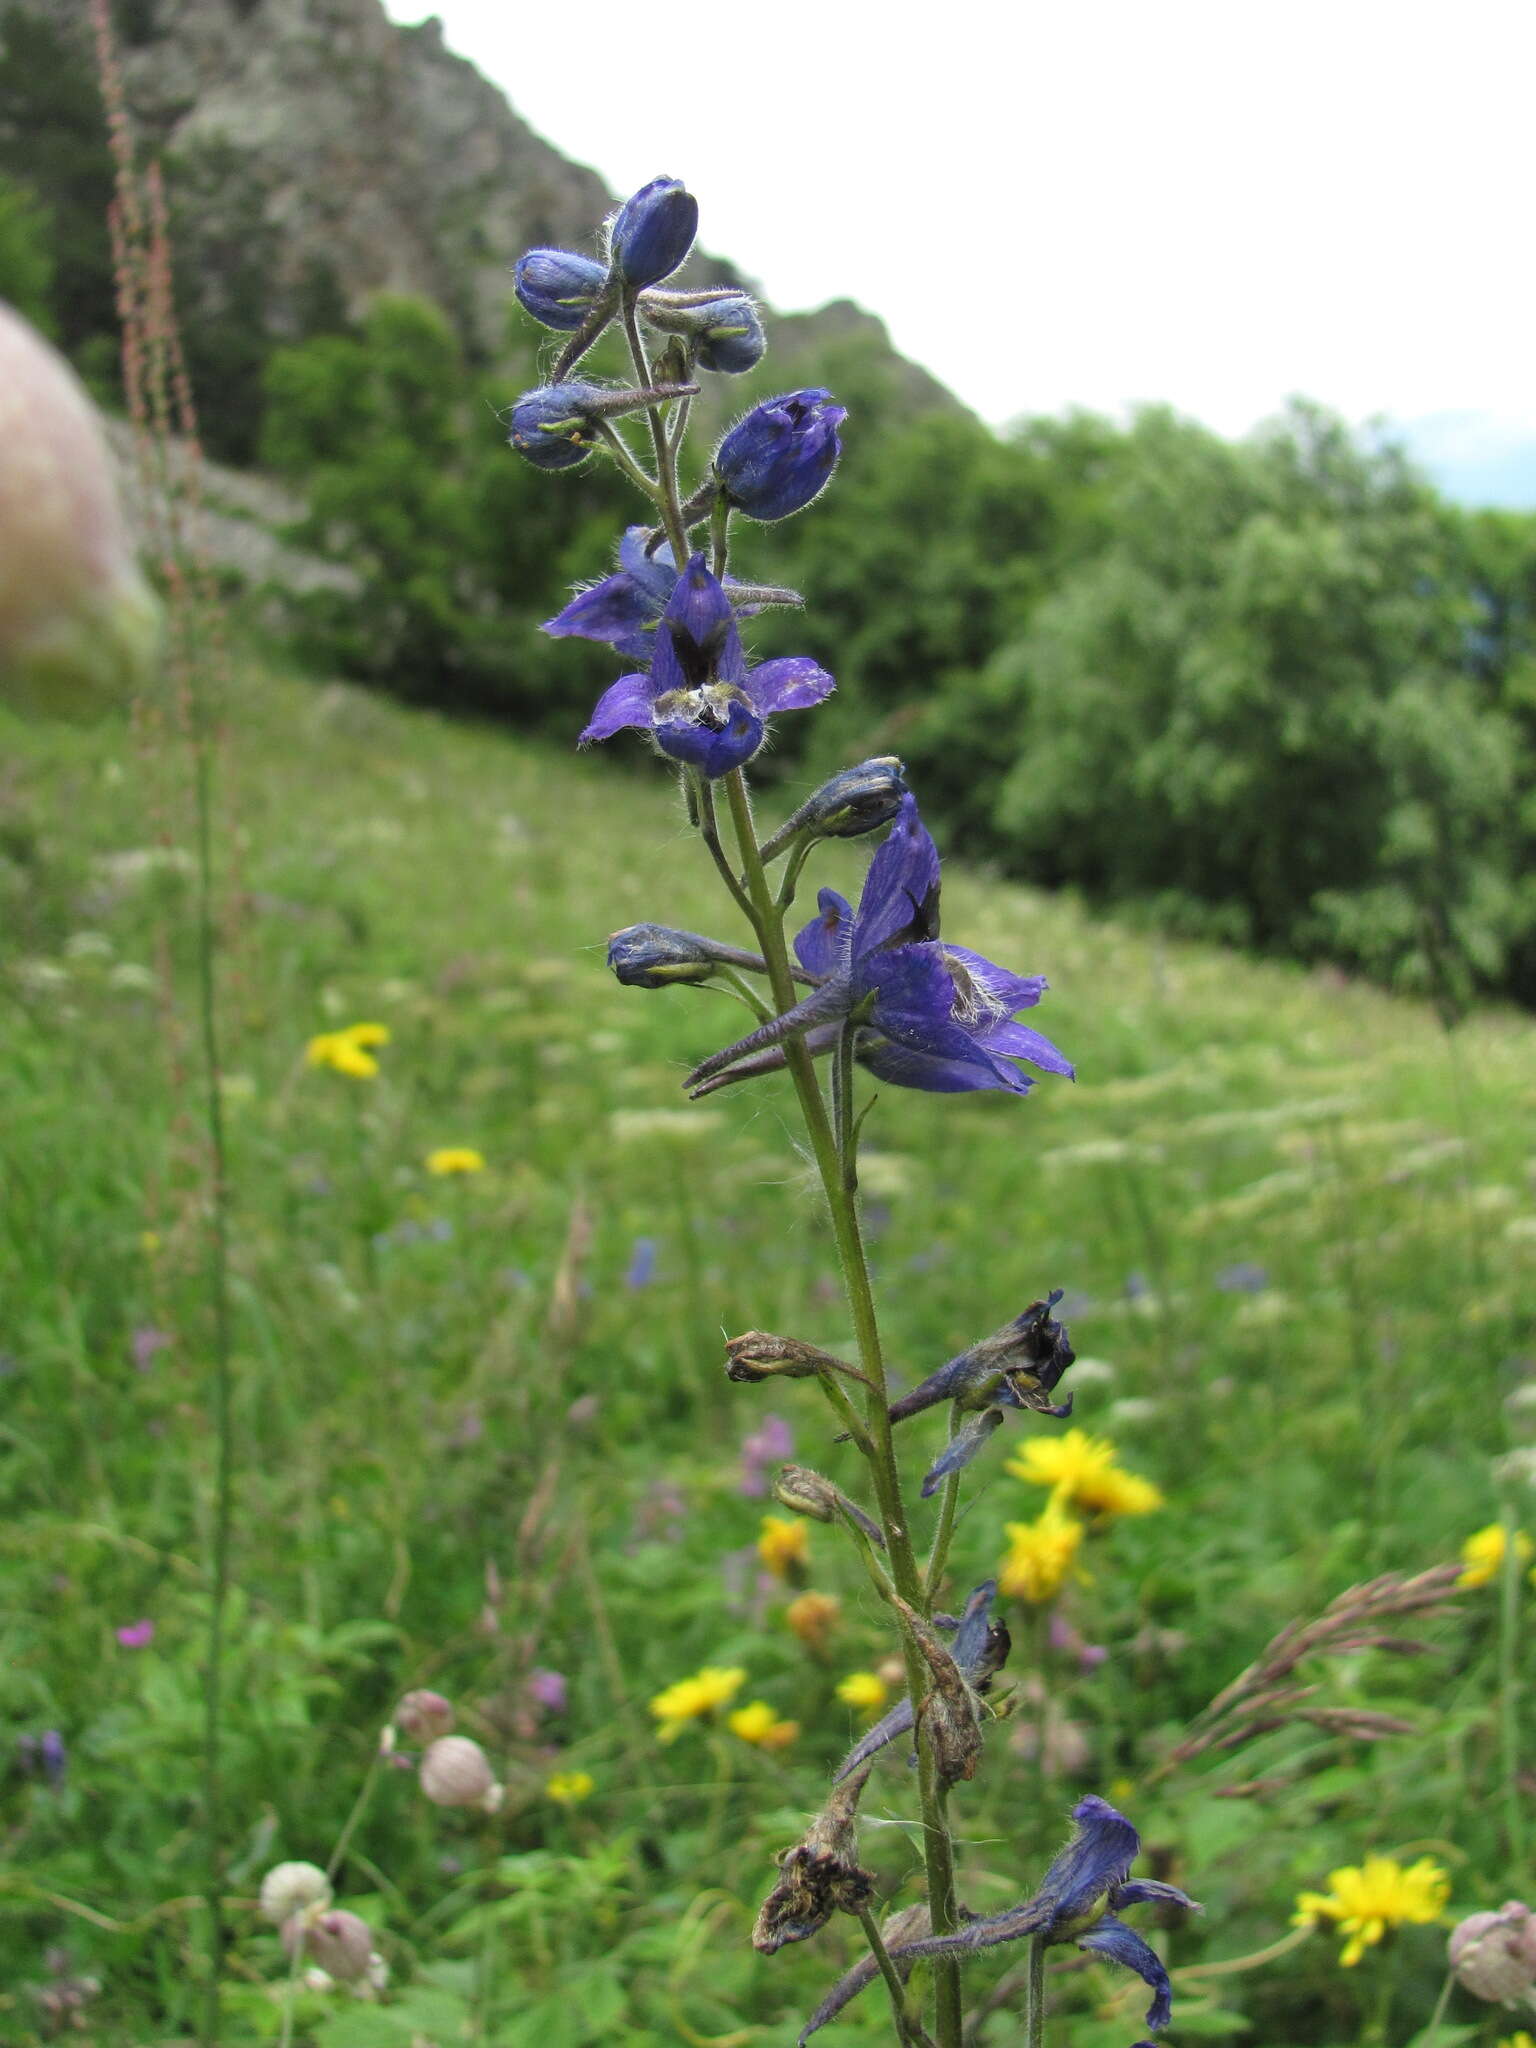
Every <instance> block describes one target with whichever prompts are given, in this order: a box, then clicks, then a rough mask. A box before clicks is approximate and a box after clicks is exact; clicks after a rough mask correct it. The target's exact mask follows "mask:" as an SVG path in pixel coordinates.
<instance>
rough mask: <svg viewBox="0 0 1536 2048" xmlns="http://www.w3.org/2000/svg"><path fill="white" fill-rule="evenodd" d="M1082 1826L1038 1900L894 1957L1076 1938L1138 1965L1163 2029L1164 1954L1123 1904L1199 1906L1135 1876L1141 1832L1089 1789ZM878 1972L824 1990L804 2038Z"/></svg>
mask: <svg viewBox="0 0 1536 2048" xmlns="http://www.w3.org/2000/svg"><path fill="white" fill-rule="evenodd" d="M1072 1818H1073V1820H1074V1821H1075V1822H1076V1824H1077V1831H1076V1833H1075V1834H1074V1835H1073V1837H1072V1839H1071V1841H1070V1842H1068V1844H1067V1846H1066V1847H1065V1849H1063V1850H1062V1852H1061V1854H1060V1855H1059V1856H1058V1857H1057V1858H1056V1860H1055V1862H1054V1863H1052V1865H1051V1867H1050V1869H1049V1870H1047V1872H1046V1873H1045V1876H1044V1878H1043V1879H1042V1881H1041V1885H1040V1889H1039V1891H1037V1892H1036V1893H1035V1895H1034V1896H1033V1898H1029V1899H1025V1900H1024V1902H1023V1903H1022V1905H1018V1906H1012V1907H1010V1908H1009V1909H1008V1911H1007V1912H1005V1913H993V1914H990V1915H988V1916H987V1917H986V1918H985V1919H978V1920H969V1921H967V1922H966V1924H965V1925H964V1926H963V1927H961V1928H960V1929H958V1931H957V1932H955V1933H954V1934H935V1935H929V1936H927V1937H926V1938H924V1939H922V1940H919V1941H911V1942H903V1943H897V1944H893V1945H892V1947H891V1951H890V1954H891V1960H892V1961H893V1962H895V1963H896V1964H898V1965H899V1966H900V1965H906V1964H910V1963H913V1962H916V1961H917V1960H918V1959H919V1958H920V1957H922V1956H965V1955H974V1954H976V1953H977V1952H978V1951H979V1950H981V1949H984V1948H995V1947H997V1946H998V1944H999V1943H1001V1942H1005V1941H1022V1940H1026V1939H1040V1940H1043V1941H1044V1942H1045V1943H1046V1945H1047V1946H1050V1945H1051V1944H1052V1943H1055V1942H1059V1941H1070V1942H1075V1943H1076V1945H1077V1946H1078V1947H1079V1948H1086V1949H1092V1950H1094V1951H1095V1952H1096V1953H1097V1954H1099V1955H1102V1956H1107V1957H1108V1958H1109V1960H1110V1961H1111V1962H1112V1963H1119V1964H1121V1965H1122V1966H1123V1967H1124V1968H1125V1969H1127V1970H1134V1971H1135V1972H1136V1974H1137V1976H1138V1977H1140V1978H1141V1979H1142V1981H1143V1982H1144V1983H1146V1984H1148V1985H1150V1987H1151V1990H1152V2003H1151V2005H1150V2006H1149V2007H1148V2008H1147V2019H1146V2024H1147V2025H1148V2026H1149V2027H1150V2028H1151V2029H1152V2031H1153V2032H1154V2033H1156V2032H1157V2031H1158V2029H1159V2028H1162V2027H1166V2026H1167V2024H1168V2021H1169V2019H1170V2017H1171V2016H1172V2012H1173V1994H1172V1987H1171V1985H1170V1984H1169V1981H1168V1972H1167V1970H1166V1969H1165V1968H1164V1967H1163V1962H1162V1958H1161V1957H1160V1956H1159V1955H1158V1954H1157V1953H1156V1951H1155V1950H1153V1949H1152V1948H1150V1947H1149V1946H1148V1944H1147V1943H1146V1942H1144V1941H1143V1940H1142V1938H1141V1936H1140V1935H1139V1934H1138V1933H1137V1932H1136V1931H1135V1929H1134V1928H1131V1927H1127V1926H1126V1924H1125V1922H1124V1921H1123V1920H1120V1919H1117V1918H1116V1915H1117V1914H1118V1913H1119V1912H1120V1910H1121V1909H1122V1908H1123V1907H1125V1906H1135V1905H1165V1906H1182V1907H1183V1908H1185V1909H1186V1910H1187V1911H1191V1912H1198V1911H1199V1910H1200V1909H1199V1907H1198V1906H1196V1904H1195V1902H1194V1900H1193V1899H1191V1898H1190V1897H1189V1896H1188V1895H1187V1894H1186V1893H1184V1892H1181V1891H1178V1890H1176V1889H1175V1887H1174V1886H1173V1885H1171V1884H1158V1883H1156V1882H1154V1881H1153V1880H1152V1879H1150V1878H1148V1879H1142V1878H1137V1879H1132V1878H1131V1874H1130V1871H1131V1865H1132V1863H1134V1862H1135V1860H1136V1857H1137V1855H1138V1853H1139V1851H1140V1849H1141V1837H1140V1836H1139V1835H1138V1834H1137V1832H1136V1830H1135V1828H1134V1827H1132V1825H1131V1823H1130V1822H1129V1821H1128V1820H1127V1819H1126V1818H1125V1815H1124V1814H1123V1813H1117V1812H1116V1811H1115V1809H1114V1807H1112V1806H1111V1805H1110V1804H1109V1802H1108V1800H1105V1799H1099V1798H1097V1797H1095V1796H1094V1795H1093V1794H1092V1793H1090V1794H1089V1795H1088V1797H1087V1798H1086V1799H1080V1800H1079V1801H1078V1802H1077V1804H1076V1806H1074V1807H1073V1809H1072ZM873 1976H874V1970H873V1967H871V1968H870V1969H869V1970H868V1972H867V1973H866V1972H865V1971H864V1969H863V1967H862V1965H861V1966H857V1967H856V1968H855V1969H854V1970H851V1971H850V1972H849V1973H848V1975H847V1976H846V1977H844V1978H843V1979H842V1980H841V1982H840V1983H838V1984H837V1985H835V1986H834V1988H833V1989H832V1990H831V1991H830V1992H829V1993H828V1994H827V1996H826V1997H825V1998H824V1999H823V2000H822V2002H821V2004H820V2005H819V2006H818V2007H817V2008H816V2010H815V2012H814V2013H813V2014H812V2015H811V2018H810V2021H809V2022H808V2024H807V2025H806V2028H805V2031H804V2032H803V2033H802V2034H801V2036H800V2039H801V2041H802V2042H803V2041H805V2040H807V2039H808V2038H809V2036H810V2035H812V2034H814V2033H816V2032H817V2031H818V2030H819V2029H820V2028H821V2027H824V2026H825V2025H826V2024H827V2022H828V2020H830V2019H833V2018H835V2017H836V2015H837V2014H838V2013H839V2012H841V2011H842V2009H843V2007H844V2006H845V2005H846V2004H847V2003H848V2001H849V2000H850V1999H851V1998H853V1997H854V1996H855V1995H856V1993H858V1992H859V1991H862V1990H863V1988H864V1986H865V1984H867V1983H869V1982H870V1981H871V1979H872V1978H873Z"/></svg>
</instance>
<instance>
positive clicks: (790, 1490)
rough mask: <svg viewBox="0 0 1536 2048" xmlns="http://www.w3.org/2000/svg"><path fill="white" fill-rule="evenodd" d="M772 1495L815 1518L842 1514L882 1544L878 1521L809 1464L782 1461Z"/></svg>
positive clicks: (830, 1518)
mask: <svg viewBox="0 0 1536 2048" xmlns="http://www.w3.org/2000/svg"><path fill="white" fill-rule="evenodd" d="M773 1497H774V1499H775V1500H776V1501H777V1502H778V1503H779V1506H780V1507H783V1508H793V1510H794V1512H795V1513H796V1514H797V1515H809V1516H810V1517H811V1519H812V1521H815V1522H833V1521H836V1519H837V1517H838V1516H839V1515H841V1516H842V1517H843V1519H844V1520H845V1521H849V1522H853V1523H855V1524H856V1525H857V1526H858V1527H859V1528H860V1529H862V1530H863V1532H864V1534H865V1535H866V1536H867V1537H868V1538H869V1540H870V1542H871V1543H876V1544H879V1545H880V1547H881V1548H882V1549H883V1548H884V1547H885V1536H884V1534H883V1533H882V1531H881V1528H880V1525H879V1523H878V1522H874V1521H871V1519H870V1518H869V1516H868V1515H866V1514H865V1512H864V1510H863V1509H862V1508H861V1507H857V1506H855V1504H854V1503H853V1502H852V1501H851V1500H850V1499H849V1498H848V1496H847V1494H846V1493H844V1492H843V1491H842V1489H841V1488H840V1487H837V1486H834V1485H833V1484H832V1482H831V1480H830V1479H823V1477H822V1476H821V1474H820V1473H819V1472H813V1471H812V1470H811V1468H810V1466H809V1465H781V1466H780V1467H779V1469H778V1471H777V1472H776V1473H775V1475H774V1480H773Z"/></svg>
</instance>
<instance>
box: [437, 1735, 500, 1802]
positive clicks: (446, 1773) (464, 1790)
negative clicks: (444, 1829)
mask: <svg viewBox="0 0 1536 2048" xmlns="http://www.w3.org/2000/svg"><path fill="white" fill-rule="evenodd" d="M421 1789H422V1791H423V1792H425V1793H426V1795H427V1797H428V1798H429V1799H430V1800H431V1801H432V1804H433V1805H434V1806H480V1807H483V1808H484V1809H485V1810H486V1812H487V1813H494V1812H495V1810H496V1808H497V1806H499V1805H500V1804H501V1800H500V1796H499V1795H500V1792H501V1787H500V1786H499V1785H498V1784H497V1783H496V1776H495V1773H494V1772H493V1771H492V1769H491V1763H490V1758H489V1757H488V1756H487V1755H486V1753H485V1751H484V1750H483V1749H482V1748H481V1747H480V1745H479V1743H478V1742H471V1741H470V1739H469V1737H468V1736H467V1735H443V1736H440V1737H439V1738H438V1740H437V1741H436V1742H434V1743H433V1744H432V1746H431V1747H430V1749H428V1751H427V1753H426V1755H425V1756H424V1757H423V1758H422V1760H421Z"/></svg>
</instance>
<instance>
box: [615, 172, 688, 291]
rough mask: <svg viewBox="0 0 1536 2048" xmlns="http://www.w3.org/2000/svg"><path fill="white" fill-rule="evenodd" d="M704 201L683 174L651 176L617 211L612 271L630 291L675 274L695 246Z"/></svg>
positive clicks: (641, 288)
mask: <svg viewBox="0 0 1536 2048" xmlns="http://www.w3.org/2000/svg"><path fill="white" fill-rule="evenodd" d="M698 231H699V202H698V201H697V199H695V198H694V196H693V194H692V193H691V192H689V191H686V190H685V189H684V187H683V184H682V181H681V179H678V178H652V180H651V182H650V183H649V185H642V186H641V187H640V190H639V191H638V192H637V193H636V194H635V196H634V197H633V199H626V200H625V202H624V204H623V205H622V206H621V207H620V208H619V210H618V212H617V213H616V214H615V215H614V218H613V226H612V228H611V230H610V235H609V249H610V252H611V255H612V261H613V274H614V276H615V277H616V278H618V279H619V280H620V282H621V283H623V284H625V285H627V286H628V287H629V288H630V290H631V291H640V290H643V289H644V287H645V286H646V285H648V284H660V282H661V280H662V279H663V278H664V277H670V276H671V275H672V273H673V271H674V270H676V269H677V267H678V265H679V264H680V263H681V262H682V261H683V259H684V258H685V257H686V256H687V254H688V251H689V250H690V249H691V248H692V247H693V238H694V236H695V235H696V234H697V233H698Z"/></svg>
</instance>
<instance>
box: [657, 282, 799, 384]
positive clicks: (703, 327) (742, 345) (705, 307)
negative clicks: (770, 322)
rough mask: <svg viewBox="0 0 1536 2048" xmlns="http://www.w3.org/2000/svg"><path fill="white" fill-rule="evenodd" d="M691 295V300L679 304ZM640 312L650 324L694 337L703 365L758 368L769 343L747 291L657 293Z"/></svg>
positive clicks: (733, 371)
mask: <svg viewBox="0 0 1536 2048" xmlns="http://www.w3.org/2000/svg"><path fill="white" fill-rule="evenodd" d="M685 299H691V303H678V301H680V300H685ZM640 311H641V312H642V313H643V314H644V315H645V318H646V321H647V322H648V324H649V325H650V326H652V327H659V328H660V329H661V330H662V332H663V333H664V334H678V335H682V336H684V337H685V338H686V339H687V340H688V341H690V342H691V343H692V344H693V349H694V354H695V355H696V357H697V359H698V363H699V367H700V368H701V369H705V370H714V371H716V372H723V373H724V374H725V375H726V376H730V377H738V376H740V375H741V374H742V373H743V372H744V371H746V370H755V369H756V368H757V366H758V364H759V363H760V362H761V361H762V359H763V355H764V353H765V351H766V349H767V347H768V342H767V337H766V336H765V335H764V333H763V323H762V319H761V316H760V315H759V313H758V310H757V307H756V306H755V305H754V304H753V303H752V301H751V300H750V299H749V298H748V297H747V295H746V293H745V292H726V291H721V292H710V293H704V292H700V293H698V294H696V295H690V294H684V293H677V294H673V295H670V296H669V295H667V294H662V293H656V294H653V295H648V296H647V297H645V298H643V299H642V300H641V301H640Z"/></svg>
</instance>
